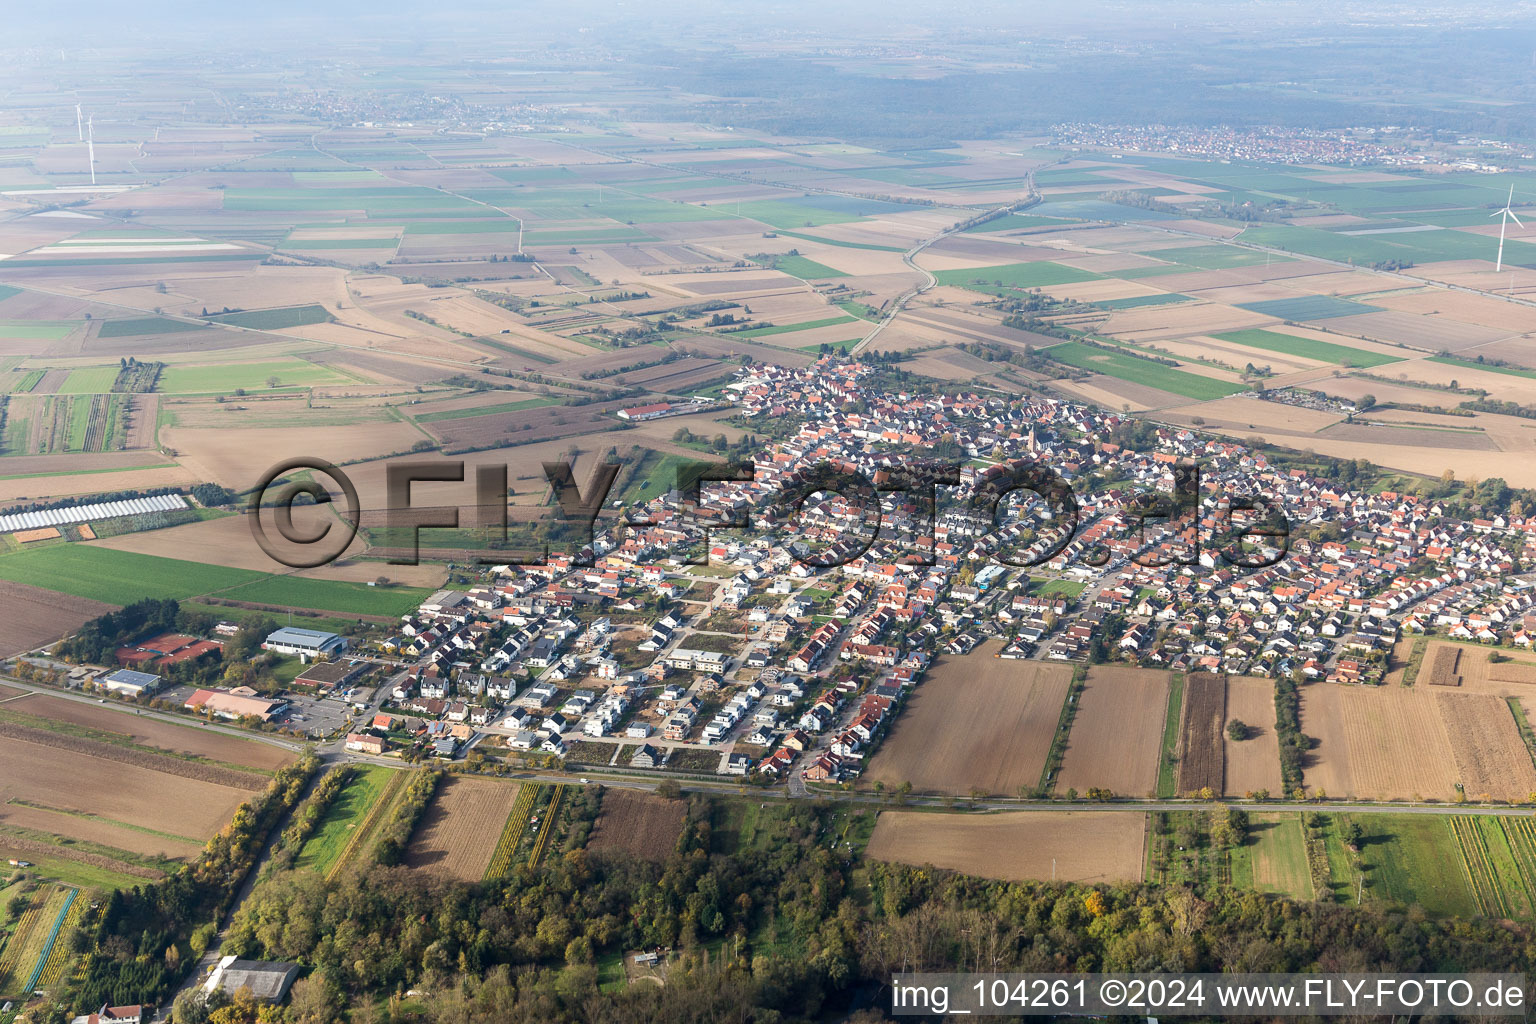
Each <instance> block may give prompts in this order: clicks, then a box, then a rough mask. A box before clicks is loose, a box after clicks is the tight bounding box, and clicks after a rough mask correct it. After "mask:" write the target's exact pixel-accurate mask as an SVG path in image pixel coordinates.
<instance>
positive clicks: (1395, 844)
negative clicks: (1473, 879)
mask: <svg viewBox="0 0 1536 1024" xmlns="http://www.w3.org/2000/svg"><path fill="white" fill-rule="evenodd" d="M1349 820H1351V821H1353V822H1354V823H1356V824H1358V825H1359V826H1360V827H1361V829H1362V830H1363V832H1364V838H1363V840H1362V842H1361V850H1360V856H1361V861H1362V864H1363V868H1364V872H1365V887H1366V893H1367V897H1368V898H1369V899H1382V900H1388V901H1391V902H1394V903H1402V904H1405V905H1413V906H1419V907H1423V908H1424V910H1425V911H1426V912H1428V913H1429V914H1430V915H1432V916H1436V917H1453V916H1454V917H1471V916H1473V915H1475V914H1477V913H1478V905H1477V899H1476V896H1475V895H1474V893H1473V891H1472V888H1471V885H1470V883H1469V879H1468V875H1467V870H1468V869H1467V866H1466V864H1465V862H1464V861H1463V860H1462V858H1461V855H1460V849H1459V846H1458V844H1457V841H1456V835H1455V833H1454V832H1453V831H1452V829H1451V826H1450V824H1449V823H1448V822H1447V820H1446V818H1445V817H1443V816H1439V815H1429V814H1417V815H1415V814H1357V815H1351V816H1350V817H1349Z"/></svg>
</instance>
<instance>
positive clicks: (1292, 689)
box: [1275, 679, 1312, 794]
mask: <svg viewBox="0 0 1536 1024" xmlns="http://www.w3.org/2000/svg"><path fill="white" fill-rule="evenodd" d="M1275 734H1276V736H1277V737H1278V738H1279V740H1280V778H1281V781H1282V782H1283V783H1284V788H1285V791H1286V792H1287V793H1290V794H1294V793H1296V792H1297V791H1298V790H1301V789H1302V785H1303V784H1302V774H1301V768H1302V755H1303V754H1305V753H1306V752H1307V750H1309V749H1310V748H1311V746H1312V741H1311V740H1310V739H1309V738H1308V737H1306V736H1304V735H1303V734H1302V732H1301V693H1300V691H1299V690H1298V689H1297V686H1296V683H1295V682H1294V681H1293V680H1290V679H1277V680H1275Z"/></svg>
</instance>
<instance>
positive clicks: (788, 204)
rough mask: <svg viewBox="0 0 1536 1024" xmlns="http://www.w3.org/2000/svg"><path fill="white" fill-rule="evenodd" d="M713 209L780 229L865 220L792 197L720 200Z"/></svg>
mask: <svg viewBox="0 0 1536 1024" xmlns="http://www.w3.org/2000/svg"><path fill="white" fill-rule="evenodd" d="M712 209H716V210H718V211H719V212H718V213H717V214H716V216H720V217H729V216H732V215H733V214H739V215H740V216H742V217H750V218H751V219H753V220H756V221H761V222H762V223H764V224H767V225H768V226H770V227H774V228H778V229H780V230H788V229H791V228H819V227H821V226H822V225H823V224H847V223H850V222H852V221H856V220H863V219H864V218H862V217H859V216H857V215H856V214H852V213H842V212H840V211H838V210H824V209H821V208H820V207H816V206H805V205H802V204H800V203H796V202H794V201H793V200H789V199H755V200H752V201H751V202H745V203H731V202H727V201H725V200H721V201H720V202H719V204H718V205H717V206H716V207H713V208H712Z"/></svg>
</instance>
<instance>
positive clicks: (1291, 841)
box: [1232, 814, 1312, 900]
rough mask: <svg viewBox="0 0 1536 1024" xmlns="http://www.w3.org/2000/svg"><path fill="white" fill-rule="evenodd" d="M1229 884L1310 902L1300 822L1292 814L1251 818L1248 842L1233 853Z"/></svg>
mask: <svg viewBox="0 0 1536 1024" xmlns="http://www.w3.org/2000/svg"><path fill="white" fill-rule="evenodd" d="M1232 884H1233V885H1237V886H1243V887H1246V888H1252V889H1257V890H1258V891H1259V892H1272V893H1278V894H1280V895H1282V896H1290V897H1293V898H1294V899H1298V900H1309V899H1311V898H1312V874H1311V871H1310V870H1309V869H1308V867H1307V847H1306V842H1305V839H1304V837H1303V835H1302V830H1301V819H1300V818H1299V817H1298V816H1296V815H1294V814H1255V815H1253V816H1252V818H1251V820H1250V821H1249V823H1248V840H1247V842H1246V843H1244V844H1243V845H1242V846H1241V847H1238V848H1237V849H1236V850H1233V851H1232Z"/></svg>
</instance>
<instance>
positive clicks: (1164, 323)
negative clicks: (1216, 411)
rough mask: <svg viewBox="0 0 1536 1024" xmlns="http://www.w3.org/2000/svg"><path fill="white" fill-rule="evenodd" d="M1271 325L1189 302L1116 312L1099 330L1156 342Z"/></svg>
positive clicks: (1250, 316)
mask: <svg viewBox="0 0 1536 1024" xmlns="http://www.w3.org/2000/svg"><path fill="white" fill-rule="evenodd" d="M1160 283H1161V282H1160ZM1167 287H1172V285H1171V284H1170V285H1167ZM1273 321H1274V318H1273V317H1267V316H1262V315H1260V314H1258V313H1250V312H1249V311H1248V310H1246V309H1238V308H1236V307H1235V306H1222V305H1217V304H1215V303H1211V302H1192V303H1185V304H1181V305H1175V306H1143V307H1141V308H1140V309H1127V310H1119V311H1117V312H1115V313H1113V314H1112V315H1111V316H1110V318H1109V320H1108V321H1107V322H1106V323H1105V325H1104V327H1103V328H1102V330H1103V332H1104V333H1105V334H1111V335H1114V336H1115V337H1117V338H1125V339H1126V340H1127V341H1156V340H1159V339H1162V338H1183V337H1187V336H1189V335H1191V334H1221V333H1224V332H1226V331H1237V330H1241V329H1243V328H1245V327H1262V326H1263V325H1265V324H1268V323H1272V322H1273ZM1189 369H1191V370H1194V369H1195V368H1194V367H1190V368H1189Z"/></svg>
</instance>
